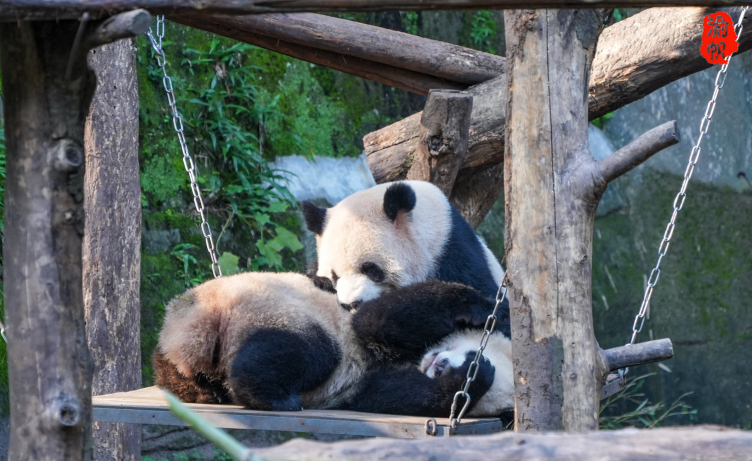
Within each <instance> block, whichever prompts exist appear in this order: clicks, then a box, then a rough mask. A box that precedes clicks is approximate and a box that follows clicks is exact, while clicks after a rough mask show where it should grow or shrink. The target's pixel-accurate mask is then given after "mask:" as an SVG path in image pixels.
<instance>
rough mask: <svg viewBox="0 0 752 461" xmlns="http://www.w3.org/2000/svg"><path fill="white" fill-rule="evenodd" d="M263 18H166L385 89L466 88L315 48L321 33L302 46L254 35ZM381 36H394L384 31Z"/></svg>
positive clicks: (314, 33)
mask: <svg viewBox="0 0 752 461" xmlns="http://www.w3.org/2000/svg"><path fill="white" fill-rule="evenodd" d="M266 16H267V15H259V16H218V15H215V16H200V15H196V14H192V15H189V14H180V15H172V16H170V19H171V20H173V21H175V22H178V23H180V24H184V25H186V26H191V27H195V28H199V29H203V30H205V31H208V32H212V33H215V34H219V35H223V36H225V37H228V38H231V39H233V40H238V41H241V42H244V43H249V44H251V45H256V46H260V47H262V48H266V49H268V50H272V51H276V52H277V53H282V54H286V55H287V56H292V57H293V58H297V59H302V60H303V61H308V62H311V63H313V64H317V65H321V66H326V67H330V68H332V69H335V70H339V71H341V72H345V73H348V74H351V75H355V76H356V77H362V78H366V79H369V80H373V81H376V82H380V83H384V84H386V85H390V86H393V87H396V88H401V89H403V90H407V91H411V92H413V93H418V94H424V95H425V94H428V91H429V90H430V89H432V88H445V89H464V88H466V87H467V85H466V84H462V83H456V82H453V81H449V80H444V79H441V78H438V77H434V76H432V75H428V74H425V73H422V72H415V71H412V70H407V69H403V68H400V67H396V66H391V65H388V64H382V63H379V62H376V61H373V60H370V59H368V56H365V57H356V56H352V55H349V54H345V53H343V49H344V48H341V49H339V50H334V51H327V50H324V49H321V48H318V47H317V46H316V42H315V40H314V38H313V36H320V35H321V34H323V33H326V31H325V29H312V34H311V35H312V37H311V40H310V42H308V43H305V44H299V43H293V42H289V41H286V40H284V39H280V38H274V37H269V36H266V35H262V34H259V33H256V31H254V29H253V28H252V27H250V26H251V24H255V22H256V21H258V20H257V19H255V18H264V17H266ZM270 16H286V15H270ZM308 16H318V15H308ZM328 19H336V18H328ZM337 21H344V22H350V21H346V20H344V19H338V20H337ZM368 27H371V26H368ZM381 30H385V29H381ZM385 33H398V32H392V31H387V32H385ZM405 35H406V34H405ZM416 38H418V37H416ZM422 40H427V39H422ZM437 43H441V42H437ZM458 48H461V49H463V50H464V49H465V48H462V47H458Z"/></svg>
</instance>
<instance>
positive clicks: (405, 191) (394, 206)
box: [384, 182, 416, 221]
mask: <svg viewBox="0 0 752 461" xmlns="http://www.w3.org/2000/svg"><path fill="white" fill-rule="evenodd" d="M415 202H416V197H415V191H414V190H413V188H412V187H410V186H409V185H408V184H406V183H404V182H398V183H395V184H392V185H391V186H389V187H388V188H387V190H386V192H385V193H384V213H386V216H387V217H388V218H389V219H390V220H391V221H394V220H395V219H397V215H398V214H399V213H400V212H403V213H407V212H409V211H412V209H413V208H415Z"/></svg>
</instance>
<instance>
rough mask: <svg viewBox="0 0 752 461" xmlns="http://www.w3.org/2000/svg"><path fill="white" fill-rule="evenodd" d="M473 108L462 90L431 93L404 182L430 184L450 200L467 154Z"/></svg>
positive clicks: (468, 97)
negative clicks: (412, 181)
mask: <svg viewBox="0 0 752 461" xmlns="http://www.w3.org/2000/svg"><path fill="white" fill-rule="evenodd" d="M472 108H473V97H472V96H471V95H469V94H467V93H466V92H464V91H450V90H431V92H430V93H429V94H428V100H427V101H426V106H425V109H424V110H423V116H422V117H421V120H420V135H419V139H420V141H419V142H418V149H417V151H416V153H415V159H414V160H413V164H412V167H411V168H410V171H408V172H407V179H414V180H418V181H428V182H431V183H433V184H434V185H435V186H437V187H438V188H439V189H441V191H442V192H444V195H446V196H447V197H449V194H451V192H452V188H453V187H454V180H455V178H456V177H457V172H458V171H459V169H460V165H461V164H462V161H463V160H464V159H465V153H467V138H468V129H469V128H470V111H471V110H472Z"/></svg>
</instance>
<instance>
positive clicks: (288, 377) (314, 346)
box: [227, 325, 342, 411]
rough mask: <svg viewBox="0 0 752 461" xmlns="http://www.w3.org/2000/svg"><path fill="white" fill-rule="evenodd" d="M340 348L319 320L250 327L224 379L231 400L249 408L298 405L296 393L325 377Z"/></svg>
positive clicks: (334, 364)
mask: <svg viewBox="0 0 752 461" xmlns="http://www.w3.org/2000/svg"><path fill="white" fill-rule="evenodd" d="M340 360H342V352H341V350H340V348H339V346H338V345H337V343H336V342H335V341H334V340H333V339H332V338H331V337H330V336H329V335H328V334H327V333H326V332H325V331H324V330H323V329H322V328H321V327H320V326H318V325H310V326H308V327H306V329H305V330H301V331H290V330H283V329H277V328H265V329H261V330H258V331H256V332H254V333H253V334H252V335H251V336H250V337H249V338H248V340H247V341H246V342H245V344H243V346H242V347H241V348H240V350H239V351H238V353H237V355H236V356H235V360H234V361H233V363H232V366H231V369H230V376H229V377H228V379H227V381H228V384H229V387H230V390H231V391H232V394H233V397H234V399H235V401H236V402H237V403H239V404H241V405H244V406H246V407H248V408H251V409H254V410H274V411H295V410H301V409H302V407H303V402H302V399H301V393H303V392H305V391H306V390H309V389H313V388H315V387H316V386H319V385H321V384H323V383H324V381H326V380H327V379H328V378H329V376H330V375H331V374H332V372H333V371H334V370H335V368H336V367H337V365H338V364H339V362H340Z"/></svg>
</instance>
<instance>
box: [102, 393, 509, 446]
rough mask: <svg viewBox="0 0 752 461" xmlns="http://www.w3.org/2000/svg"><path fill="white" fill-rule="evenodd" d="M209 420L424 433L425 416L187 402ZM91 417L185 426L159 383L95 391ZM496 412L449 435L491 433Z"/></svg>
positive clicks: (441, 424)
mask: <svg viewBox="0 0 752 461" xmlns="http://www.w3.org/2000/svg"><path fill="white" fill-rule="evenodd" d="M187 405H188V407H189V408H191V409H192V410H193V411H195V412H197V413H199V414H201V416H203V417H204V418H206V419H207V420H208V421H209V422H211V423H212V424H214V425H216V426H217V427H222V428H226V429H255V430H266V431H290V432H307V433H317V434H348V435H360V436H369V437H394V438H422V437H428V436H427V435H426V433H425V423H426V419H427V418H424V417H415V416H398V415H382V414H371V413H358V412H354V411H335V410H303V411H296V412H283V411H255V410H246V409H244V408H243V407H241V406H239V405H209V404H196V403H189V404H187ZM93 408H94V410H93V412H94V421H100V422H119V423H133V424H164V425H171V426H185V424H184V423H183V422H182V421H180V420H179V419H177V418H176V417H175V416H174V415H173V414H172V413H171V412H170V410H169V409H168V407H167V402H166V401H165V400H164V397H162V391H161V390H160V389H159V388H157V387H147V388H144V389H139V390H137V391H130V392H118V393H115V394H108V395H100V396H95V397H93ZM436 422H437V428H436V429H437V430H436V436H437V437H446V436H449V435H450V433H449V430H448V428H449V419H448V418H436ZM501 429H502V426H501V421H500V420H498V419H496V418H477V419H472V418H471V419H463V420H462V424H461V425H460V427H459V429H458V431H457V432H456V433H455V432H454V431H452V433H451V435H476V434H492V433H495V432H499V431H501Z"/></svg>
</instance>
